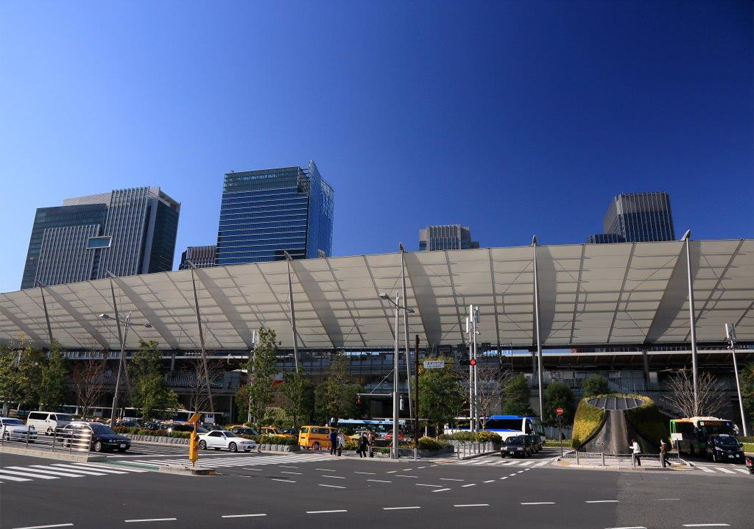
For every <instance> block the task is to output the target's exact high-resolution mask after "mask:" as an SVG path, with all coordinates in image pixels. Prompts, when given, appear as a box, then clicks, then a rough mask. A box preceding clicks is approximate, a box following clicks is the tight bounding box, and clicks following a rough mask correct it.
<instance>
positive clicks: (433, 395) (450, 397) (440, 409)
mask: <svg viewBox="0 0 754 529" xmlns="http://www.w3.org/2000/svg"><path fill="white" fill-rule="evenodd" d="M438 360H445V367H444V368H442V369H424V368H423V367H420V368H419V388H421V389H420V391H419V417H420V418H422V419H424V420H426V421H427V423H428V425H429V426H432V427H434V429H435V431H436V432H437V433H438V434H439V433H441V431H442V428H443V426H444V425H445V424H448V423H453V422H454V419H455V417H456V416H458V415H459V414H460V413H461V409H462V408H463V405H464V402H465V400H466V399H465V392H464V390H463V385H462V383H461V379H460V378H459V375H458V372H457V371H456V370H455V369H454V364H453V363H452V361H451V360H450V359H444V358H439V359H438Z"/></svg>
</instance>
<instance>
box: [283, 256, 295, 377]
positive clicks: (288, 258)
mask: <svg viewBox="0 0 754 529" xmlns="http://www.w3.org/2000/svg"><path fill="white" fill-rule="evenodd" d="M284 253H285V260H286V262H287V263H288V302H289V305H290V307H291V330H292V331H293V365H294V366H295V368H296V373H298V334H297V333H296V307H295V305H294V304H293V279H292V278H291V261H293V258H292V257H291V255H290V254H289V253H288V252H284Z"/></svg>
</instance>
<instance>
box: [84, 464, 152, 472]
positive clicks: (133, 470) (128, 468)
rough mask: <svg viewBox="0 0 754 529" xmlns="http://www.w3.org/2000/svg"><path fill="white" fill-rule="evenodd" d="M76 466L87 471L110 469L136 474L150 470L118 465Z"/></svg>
mask: <svg viewBox="0 0 754 529" xmlns="http://www.w3.org/2000/svg"><path fill="white" fill-rule="evenodd" d="M74 465H75V466H77V467H83V468H84V469H85V470H86V469H90V468H91V469H92V470H108V469H109V470H119V471H121V472H136V473H141V472H149V470H144V469H143V468H131V467H126V466H125V465H118V466H114V465H99V464H97V463H74Z"/></svg>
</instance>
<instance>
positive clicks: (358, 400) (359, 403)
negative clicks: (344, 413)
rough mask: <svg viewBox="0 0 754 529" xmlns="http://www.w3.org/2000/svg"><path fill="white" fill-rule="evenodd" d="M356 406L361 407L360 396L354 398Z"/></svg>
mask: <svg viewBox="0 0 754 529" xmlns="http://www.w3.org/2000/svg"><path fill="white" fill-rule="evenodd" d="M356 405H357V406H361V395H357V396H356Z"/></svg>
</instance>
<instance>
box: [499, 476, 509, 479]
mask: <svg viewBox="0 0 754 529" xmlns="http://www.w3.org/2000/svg"><path fill="white" fill-rule="evenodd" d="M500 479H508V476H503V477H502V478H500Z"/></svg>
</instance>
